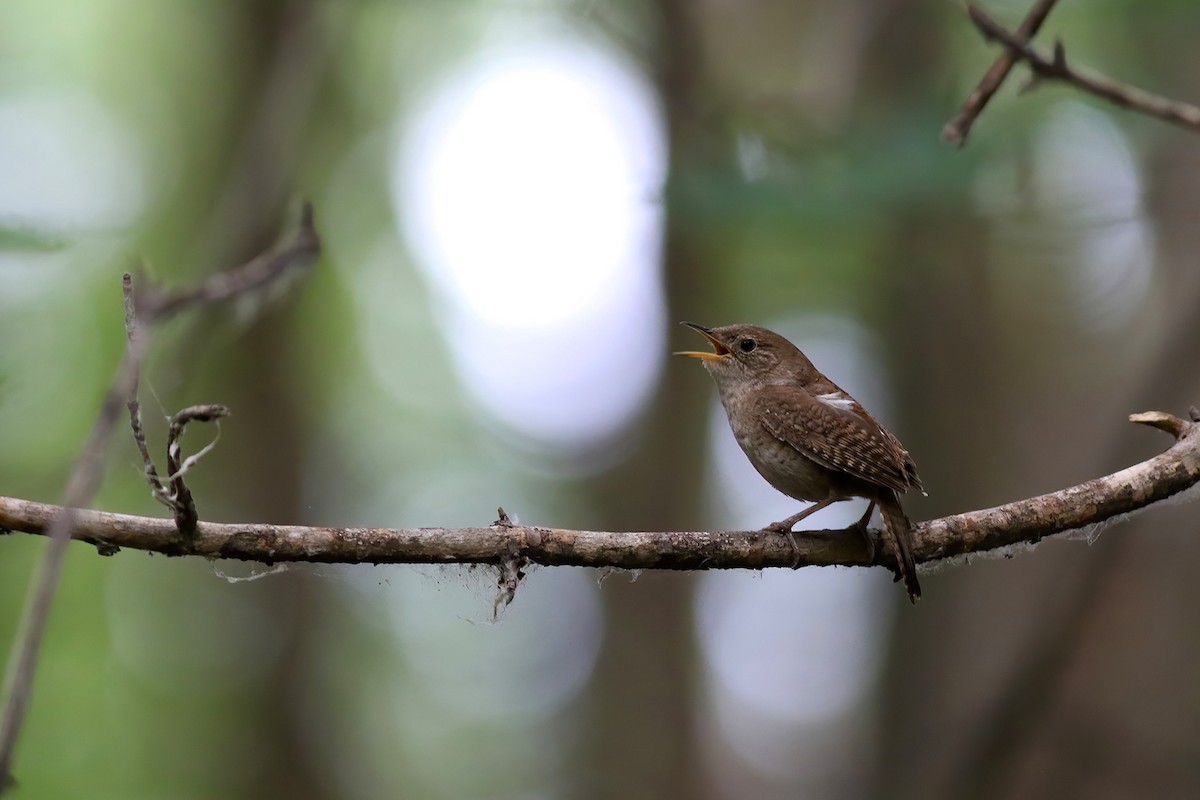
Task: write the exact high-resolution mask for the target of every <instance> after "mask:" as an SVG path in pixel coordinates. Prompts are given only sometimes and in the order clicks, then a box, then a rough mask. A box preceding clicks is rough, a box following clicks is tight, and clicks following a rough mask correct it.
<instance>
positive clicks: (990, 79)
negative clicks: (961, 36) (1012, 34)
mask: <svg viewBox="0 0 1200 800" xmlns="http://www.w3.org/2000/svg"><path fill="white" fill-rule="evenodd" d="M1057 2H1058V0H1038V1H1037V2H1036V3H1034V4H1033V8H1031V9H1029V13H1028V14H1026V15H1025V19H1023V20H1021V25H1020V27H1018V28H1017V33H1016V38H1018V39H1019V40H1020V41H1022V42H1028V41H1029V40H1031V39H1032V38H1033V37H1034V36H1035V35H1036V34H1037V32H1038V31H1039V30H1040V29H1041V27H1042V23H1043V22H1045V21H1046V17H1047V16H1049V14H1050V11H1051V9H1053V8H1054V4H1055V3H1057ZM1016 62H1017V58H1016V56H1015V55H1013V53H1012V51H1011V50H1005V51H1004V52H1003V53H1001V54H1000V55H999V56H998V57H997V58H996V61H995V62H994V63H993V64H992V66H991V67H989V68H988V71H987V72H986V73H984V75H983V78H982V79H981V80H980V81H979V85H978V86H976V87H975V91H973V92H971V94H970V96H968V97H967V99H966V101H965V102H964V103H963V105H962V108H960V109H959V111H958V113H957V114H955V115H954V118H953V119H951V120H950V121H949V122H947V123H946V124H945V125H944V126H943V127H942V140H943V141H945V142H946V143H947V144H950V145H953V146H954V147H962V146H963V145H964V144H966V141H967V136H968V135H970V133H971V126H972V125H974V124H975V120H976V119H977V118H978V117H979V114H980V112H982V111H983V108H984V106H986V105H987V104H988V101H990V100H991V99H992V95H994V94H996V91H997V90H998V89H999V88H1000V86H1001V84H1003V83H1004V79H1005V78H1007V77H1008V73H1009V71H1010V70H1012V67H1013V64H1015V63H1016Z"/></svg>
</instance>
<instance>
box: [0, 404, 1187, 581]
mask: <svg viewBox="0 0 1200 800" xmlns="http://www.w3.org/2000/svg"><path fill="white" fill-rule="evenodd" d="M1193 411H1194V410H1193ZM1130 419H1131V420H1132V421H1134V422H1139V423H1142V424H1146V425H1151V426H1153V427H1157V428H1160V429H1162V430H1164V431H1167V432H1168V433H1171V434H1172V435H1173V436H1175V438H1176V442H1175V444H1174V445H1173V446H1172V447H1171V448H1170V449H1168V450H1167V451H1165V452H1163V453H1161V454H1159V455H1157V456H1154V457H1153V458H1150V459H1148V460H1146V461H1143V462H1141V463H1139V464H1136V465H1134V466H1131V467H1128V468H1126V469H1123V470H1121V471H1119V472H1115V473H1113V474H1111V475H1108V476H1105V477H1103V478H1097V479H1096V480H1092V481H1088V482H1087V483H1083V484H1080V485H1078V486H1073V487H1071V488H1068V489H1063V490H1061V491H1057V492H1053V493H1051V494H1045V495H1041V496H1040V497H1033V498H1029V499H1027V500H1020V501H1018V502H1015V503H1009V504H1007V505H1003V506H998V507H996V508H990V509H983V510H979V511H969V512H966V513H963V514H955V515H953V516H949V517H942V518H940V519H935V520H930V521H928V522H922V523H918V524H916V525H915V526H914V547H913V550H914V555H915V557H916V560H917V561H918V562H925V563H929V562H938V561H943V560H947V559H950V560H959V559H967V558H970V557H974V556H980V555H986V554H993V555H1007V554H1008V553H1007V552H1006V548H1020V547H1027V546H1031V545H1033V544H1035V543H1037V542H1039V541H1040V540H1042V539H1045V538H1047V537H1049V536H1054V535H1056V534H1062V533H1068V532H1073V531H1078V532H1085V529H1087V528H1089V527H1090V526H1095V525H1099V524H1101V523H1106V522H1111V521H1114V520H1116V519H1118V518H1121V517H1125V516H1128V515H1130V514H1133V513H1134V512H1137V511H1140V510H1142V509H1144V508H1147V507H1149V506H1151V505H1153V504H1155V503H1159V502H1162V501H1165V500H1168V499H1172V500H1179V499H1184V493H1185V492H1188V495H1189V496H1188V498H1187V499H1190V495H1194V494H1200V492H1198V491H1195V487H1196V486H1197V485H1200V425H1198V424H1197V422H1196V420H1200V413H1193V421H1190V422H1189V421H1185V420H1181V419H1178V418H1176V417H1173V416H1171V415H1169V414H1163V413H1161V412H1147V413H1145V414H1134V415H1132V416H1131V417H1130ZM1188 490H1193V491H1191V492H1189V491H1188ZM61 511H62V509H61V508H60V507H58V506H52V505H45V504H41V503H34V502H31V501H28V500H20V499H16V498H9V497H0V527H3V528H7V529H9V530H11V531H23V532H26V533H32V534H45V533H46V532H47V531H48V530H49V529H50V526H51V525H52V523H53V520H54V519H55V518H56V517H57V516H58V515H59V514H60V513H61ZM72 536H73V537H74V538H75V539H78V540H80V541H84V542H88V543H90V544H92V545H95V546H96V547H97V548H98V549H99V550H100V552H101V553H102V554H109V553H112V552H115V551H116V549H117V548H121V547H128V548H132V549H136V550H146V551H150V552H157V553H163V554H165V555H198V556H204V557H207V558H229V559H239V560H245V561H256V562H260V563H263V564H275V563H279V562H318V563H344V564H358V563H373V564H385V563H386V564H449V563H461V564H480V563H486V564H498V565H499V564H505V563H506V562H513V561H514V560H516V561H519V562H521V563H523V562H525V561H528V562H532V563H536V564H544V565H549V566H560V565H569V566H581V567H616V568H620V569H762V568H764V567H787V566H791V565H792V563H793V561H794V559H795V553H794V551H793V550H792V547H791V545H790V544H789V543H788V541H787V539H786V537H783V536H773V535H764V534H763V533H762V532H761V531H726V532H721V531H691V532H685V531H662V532H608V531H575V530H564V529H560V528H542V527H536V526H530V525H518V524H514V523H512V522H511V521H509V520H507V518H506V517H503V516H502V518H501V520H499V521H497V522H496V523H494V524H492V525H490V526H488V527H479V528H417V529H389V528H321V527H302V526H295V525H267V524H250V523H246V524H222V523H214V522H200V523H198V524H197V525H196V530H195V535H194V537H193V538H192V539H191V540H190V541H188V542H186V543H184V542H181V540H180V538H179V536H178V532H177V528H176V526H175V523H174V521H173V520H167V519H157V518H152V517H137V516H130V515H125V514H111V513H106V512H101V511H80V512H78V513H77V517H76V520H75V527H74V529H73V532H72ZM796 539H797V545H798V546H799V549H800V561H799V564H798V566H835V565H840V566H885V567H887V568H889V569H891V570H893V572H894V571H895V564H894V561H893V560H892V558H891V556H890V554H888V553H887V552H886V551H885V548H882V547H878V548H875V550H876V554H875V557H874V559H873V560H869V554H868V551H867V546H866V544H865V542H864V541H863V539H862V537H861V536H860V535H859V534H858V532H857V531H851V530H846V531H802V532H799V533H797V535H796ZM509 579H510V581H511V579H512V576H511V575H510V576H509Z"/></svg>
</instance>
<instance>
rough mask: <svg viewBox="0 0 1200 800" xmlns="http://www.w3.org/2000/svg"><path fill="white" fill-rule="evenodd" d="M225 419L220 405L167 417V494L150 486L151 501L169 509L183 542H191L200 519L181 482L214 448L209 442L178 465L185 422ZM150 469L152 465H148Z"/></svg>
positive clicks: (226, 411)
mask: <svg viewBox="0 0 1200 800" xmlns="http://www.w3.org/2000/svg"><path fill="white" fill-rule="evenodd" d="M227 416H229V409H228V408H226V407H225V406H222V405H204V406H189V407H188V408H185V409H183V410H182V411H180V412H178V413H176V414H175V416H173V417H171V425H170V427H169V428H168V430H167V473H168V475H167V480H168V481H170V483H171V489H170V490H169V491H167V490H164V489H163V487H162V484H161V483H156V482H152V483H151V485H152V486H153V487H154V497H155V499H157V500H158V501H159V502H160V503H162V504H163V505H165V506H166V507H167V508H169V509H171V513H173V514H174V515H175V527H176V528H178V529H179V534H180V536H182V537H183V539H184V542H185V543H186V542H188V541H190V540H191V538H192V536H193V535H194V534H195V533H196V523H197V522H198V521H199V519H200V515H199V513H198V512H197V511H196V501H195V499H194V498H193V497H192V491H191V489H189V488H188V487H187V484H186V483H185V482H184V480H183V478H184V476H185V475H187V473H188V471H189V470H190V469H191V468H192V467H193V466H194V465H195V464H196V462H198V461H199V460H200V459H202V458H204V456H206V455H208V453H209V451H211V450H212V449H213V447H214V446H216V443H217V440H216V439H213V440H212V441H211V442H209V443H208V444H207V445H205V446H204V447H203V448H202V449H201V450H200V451H199V452H198V453H196V454H194V455H191V456H188V457H187V458H186V459H184V460H183V461H180V456H182V455H183V431H184V429H185V428H186V427H187V424H188V423H189V422H217V423H218V424H219V421H220V419H221V417H227ZM217 435H218V436H220V429H218V433H217ZM151 469H153V465H151Z"/></svg>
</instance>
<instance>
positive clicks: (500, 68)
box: [395, 44, 665, 446]
mask: <svg viewBox="0 0 1200 800" xmlns="http://www.w3.org/2000/svg"><path fill="white" fill-rule="evenodd" d="M664 170H665V155H664V143H663V136H662V132H661V130H660V124H659V120H658V112H657V109H656V107H655V104H654V102H653V99H652V95H651V93H650V92H649V90H648V88H647V87H646V86H645V83H644V81H642V80H641V79H640V77H638V76H636V75H635V74H633V73H631V72H629V71H628V70H626V69H624V68H623V67H622V66H621V65H620V64H618V63H617V62H616V61H615V60H614V59H613V58H612V57H610V56H608V55H607V54H605V53H603V52H601V51H598V50H596V49H594V48H592V47H590V46H585V45H582V44H577V45H575V46H572V47H545V48H541V49H538V48H528V47H527V48H525V49H522V50H521V51H520V52H519V53H517V54H512V55H503V54H502V55H492V56H490V57H485V58H483V59H481V60H479V61H478V62H477V63H475V64H474V65H472V66H471V67H470V68H469V69H467V70H465V71H464V72H463V73H462V74H461V75H459V76H458V77H457V78H455V79H454V80H453V81H451V82H450V84H449V85H448V86H447V87H446V88H445V89H443V90H442V91H441V92H440V93H438V94H437V95H436V96H435V98H434V99H433V101H432V102H431V103H430V104H429V106H428V107H427V108H426V109H424V110H423V111H421V112H419V113H418V114H417V118H416V121H415V122H414V123H413V124H412V126H411V129H410V130H409V131H408V132H407V138H406V140H405V142H404V144H403V148H402V150H401V153H400V158H399V159H398V163H397V169H396V173H395V195H396V198H397V202H396V207H397V213H398V215H399V219H400V224H401V226H402V228H403V229H404V231H405V233H406V235H407V238H408V241H409V242H410V243H411V246H412V248H413V251H414V254H415V256H416V258H417V261H418V263H419V264H420V265H421V267H422V268H423V269H424V270H425V271H426V272H427V274H428V275H429V276H430V278H431V280H432V281H433V283H434V286H435V287H436V288H437V289H438V290H439V293H440V298H439V299H440V300H441V301H442V302H443V303H444V304H445V308H444V309H443V310H442V311H441V313H440V314H439V321H440V322H441V323H442V324H443V325H444V326H445V330H446V332H447V334H448V335H449V337H450V342H451V346H452V348H453V351H454V354H455V356H456V359H457V367H458V369H459V370H460V372H461V373H462V375H463V383H464V385H465V386H466V387H467V388H468V390H469V391H471V392H472V394H473V395H474V396H475V398H476V399H477V400H478V401H479V402H480V403H481V404H483V405H484V406H485V407H486V408H487V409H488V410H489V411H490V412H491V413H492V414H494V415H495V416H496V417H498V418H499V419H501V420H502V421H503V422H505V423H506V424H508V425H510V426H512V427H514V428H516V429H517V430H519V431H521V432H522V433H524V434H527V435H529V436H532V437H535V438H538V439H542V440H546V441H550V442H553V443H555V444H558V445H567V446H570V445H572V444H584V443H587V442H590V441H594V440H596V439H599V438H602V437H605V436H608V435H611V434H612V433H613V432H615V431H616V430H617V429H619V428H620V427H621V426H622V425H624V424H626V423H627V422H628V420H629V418H630V416H631V415H632V414H634V413H636V411H637V410H638V408H640V406H641V404H642V403H643V402H644V401H645V399H646V397H647V396H648V394H649V392H650V391H651V389H652V388H653V386H654V383H655V381H656V380H657V376H658V370H659V369H660V368H661V364H662V360H663V355H664V349H665V332H664V322H665V320H664V312H663V303H662V297H661V288H660V285H659V280H658V275H657V268H656V265H657V259H658V251H659V235H660V234H659V228H660V212H659V208H658V204H657V195H658V192H659V190H660V188H661V184H662V181H663V175H664Z"/></svg>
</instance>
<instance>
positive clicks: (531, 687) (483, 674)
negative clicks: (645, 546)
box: [389, 569, 603, 722]
mask: <svg viewBox="0 0 1200 800" xmlns="http://www.w3.org/2000/svg"><path fill="white" fill-rule="evenodd" d="M486 575H487V579H486V580H485V581H484V582H483V583H484V588H483V589H482V590H480V591H475V590H473V589H471V588H470V587H468V586H466V585H465V584H464V583H463V581H462V580H461V578H459V577H456V578H455V580H454V581H452V582H446V583H444V584H442V585H441V586H438V585H436V584H435V583H434V582H433V581H431V580H429V579H427V578H423V577H421V576H420V575H419V574H417V573H416V571H414V570H406V571H405V573H404V574H403V575H398V576H397V577H396V578H395V579H394V580H393V581H392V583H391V586H390V591H391V593H393V594H394V597H395V601H394V602H392V603H390V604H389V609H390V610H391V612H392V614H393V620H394V622H395V626H396V627H395V630H396V634H397V638H398V641H399V645H400V653H401V655H402V657H403V658H404V660H405V662H406V663H407V664H408V666H409V667H410V668H411V669H412V674H413V680H414V681H416V682H417V683H418V684H419V686H420V691H421V692H422V693H423V694H425V695H427V696H429V697H430V698H431V699H433V700H434V702H435V703H437V704H439V705H442V706H444V707H446V708H448V709H452V710H454V711H455V712H456V713H457V714H460V715H461V716H462V717H464V718H469V719H474V720H488V721H497V722H499V721H503V720H506V719H514V718H518V717H520V718H523V719H525V718H529V717H535V718H545V717H549V716H551V715H553V714H555V713H557V712H559V711H561V709H562V707H563V706H564V705H565V704H566V703H568V702H570V701H571V700H573V699H574V698H575V696H576V695H577V694H578V693H579V691H580V690H581V689H582V688H583V686H584V685H585V683H586V682H587V679H588V678H589V676H590V675H591V673H592V669H593V667H594V666H595V662H596V657H597V655H598V653H599V650H600V642H601V640H602V635H603V625H602V621H603V615H602V610H601V607H600V598H599V596H598V589H597V587H596V582H595V580H593V578H592V577H591V576H590V575H589V574H588V573H587V572H585V571H584V570H581V569H552V570H534V571H533V572H532V573H531V574H530V575H529V576H528V577H526V579H525V580H523V581H522V582H521V588H520V591H519V592H518V596H517V598H516V600H515V601H514V603H513V605H511V606H509V607H508V608H507V609H505V610H504V611H503V612H502V613H501V616H500V620H499V622H498V623H497V624H494V625H493V624H491V623H490V622H489V621H488V615H489V612H490V611H491V603H490V602H489V601H490V599H491V597H494V595H495V580H494V576H495V571H494V570H492V569H487V570H486ZM485 598H486V599H485ZM471 621H473V622H474V623H475V625H474V627H470V625H469V622H471Z"/></svg>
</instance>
